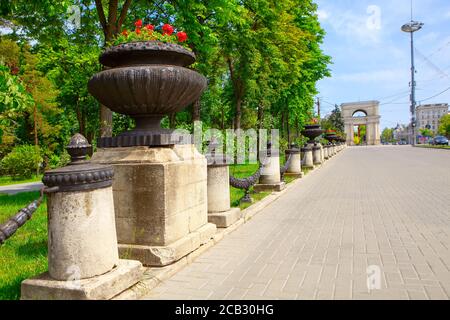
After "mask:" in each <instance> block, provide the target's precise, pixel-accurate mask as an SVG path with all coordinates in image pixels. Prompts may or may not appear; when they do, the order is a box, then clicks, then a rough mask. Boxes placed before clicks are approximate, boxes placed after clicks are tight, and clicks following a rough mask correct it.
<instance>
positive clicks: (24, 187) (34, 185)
mask: <svg viewBox="0 0 450 320" xmlns="http://www.w3.org/2000/svg"><path fill="white" fill-rule="evenodd" d="M42 187H43V184H42V182H29V183H21V184H12V185H9V186H0V194H2V193H3V194H10V195H14V194H17V193H21V192H30V191H37V190H41V189H42Z"/></svg>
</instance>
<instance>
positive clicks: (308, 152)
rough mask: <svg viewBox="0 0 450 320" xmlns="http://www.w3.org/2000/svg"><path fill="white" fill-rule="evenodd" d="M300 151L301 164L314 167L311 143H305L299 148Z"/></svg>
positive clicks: (310, 167)
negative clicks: (301, 155) (304, 145)
mask: <svg viewBox="0 0 450 320" xmlns="http://www.w3.org/2000/svg"><path fill="white" fill-rule="evenodd" d="M301 152H302V154H303V161H302V166H303V167H305V168H308V169H313V168H314V161H313V145H310V144H308V145H306V147H304V148H302V149H301Z"/></svg>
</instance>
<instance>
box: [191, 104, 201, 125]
mask: <svg viewBox="0 0 450 320" xmlns="http://www.w3.org/2000/svg"><path fill="white" fill-rule="evenodd" d="M200 110H201V103H200V99H198V100H196V101H195V102H194V104H193V105H192V123H194V122H195V121H200Z"/></svg>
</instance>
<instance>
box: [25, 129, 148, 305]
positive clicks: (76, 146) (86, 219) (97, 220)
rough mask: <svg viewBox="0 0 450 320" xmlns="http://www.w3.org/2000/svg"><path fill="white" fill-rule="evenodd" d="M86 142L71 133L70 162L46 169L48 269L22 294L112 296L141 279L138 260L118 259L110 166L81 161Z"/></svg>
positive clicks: (27, 282) (41, 296) (36, 296)
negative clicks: (56, 167) (54, 168)
mask: <svg viewBox="0 0 450 320" xmlns="http://www.w3.org/2000/svg"><path fill="white" fill-rule="evenodd" d="M90 148H91V146H90V145H89V144H88V143H87V141H86V139H85V138H84V137H83V136H81V135H79V134H77V135H75V136H74V137H73V138H72V140H71V143H70V145H69V147H68V148H67V149H68V152H69V154H70V155H71V158H72V162H71V163H70V164H69V165H68V166H66V167H63V168H60V169H56V170H50V171H47V172H46V173H45V175H44V178H43V182H44V184H45V186H46V192H47V195H48V202H47V203H48V272H46V273H44V274H41V275H39V276H37V277H35V278H32V279H28V280H25V281H24V282H23V283H22V299H38V300H41V299H45V300H48V299H57V300H60V299H110V298H112V297H114V296H115V295H117V294H119V293H121V292H122V291H123V290H125V289H127V288H129V287H131V286H132V285H134V284H135V283H137V282H138V281H139V280H140V276H141V275H142V270H141V268H142V264H141V263H140V262H138V261H126V260H119V255H118V248H117V237H116V225H115V221H114V201H113V192H112V187H111V185H112V178H113V175H114V171H113V168H112V167H110V166H102V165H95V164H91V163H89V162H87V161H85V158H86V154H87V152H88V150H89V149H90Z"/></svg>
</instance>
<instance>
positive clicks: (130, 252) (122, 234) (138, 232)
mask: <svg viewBox="0 0 450 320" xmlns="http://www.w3.org/2000/svg"><path fill="white" fill-rule="evenodd" d="M92 161H94V162H96V163H101V164H109V165H113V167H114V171H115V177H114V183H113V192H114V205H115V213H116V225H117V237H118V242H119V254H120V255H121V256H123V257H132V258H133V259H136V260H139V261H141V262H142V263H143V264H144V265H147V266H166V265H169V264H172V263H174V262H176V261H178V260H180V259H181V258H183V257H184V256H186V255H188V254H189V253H191V252H193V251H194V250H196V249H198V248H199V247H200V246H201V245H203V244H205V243H207V242H209V241H210V239H211V238H212V237H213V236H214V234H215V233H216V226H215V225H214V224H212V223H208V207H207V205H208V198H207V161H206V158H205V156H203V155H202V154H200V153H199V152H198V151H197V149H196V147H195V146H194V145H193V144H173V145H167V146H166V147H156V146H153V147H146V146H134V147H111V148H99V149H97V152H96V153H95V154H94V155H93V157H92Z"/></svg>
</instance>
